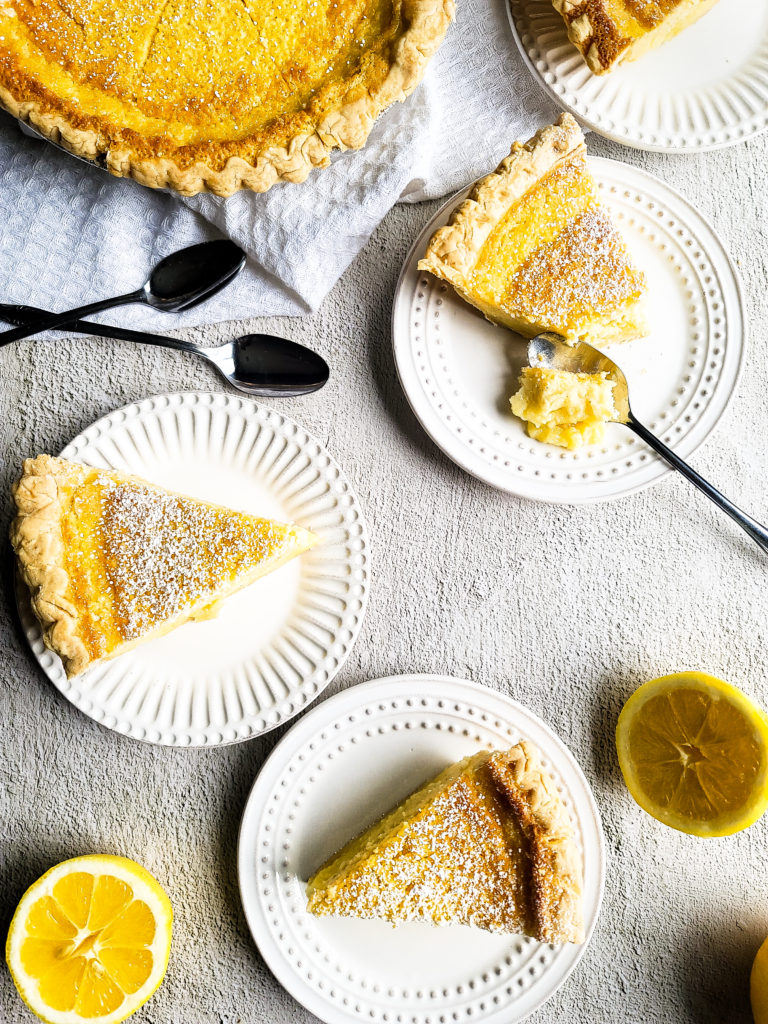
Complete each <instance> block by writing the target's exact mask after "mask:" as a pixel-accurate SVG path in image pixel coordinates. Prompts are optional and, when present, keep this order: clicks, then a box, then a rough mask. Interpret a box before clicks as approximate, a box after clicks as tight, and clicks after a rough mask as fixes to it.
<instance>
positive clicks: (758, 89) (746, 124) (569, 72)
mask: <svg viewBox="0 0 768 1024" xmlns="http://www.w3.org/2000/svg"><path fill="white" fill-rule="evenodd" d="M505 2H507V3H508V8H507V9H508V12H509V16H510V21H511V24H512V31H513V33H514V36H515V40H516V42H517V44H518V46H519V48H520V51H521V53H522V54H523V57H524V58H525V61H526V63H527V64H528V66H529V67H530V69H531V71H532V72H533V74H534V75H535V76H536V78H537V79H538V81H539V82H540V83H541V85H542V86H543V87H544V89H546V91H547V92H548V93H549V94H550V95H551V96H552V97H553V98H554V99H555V100H556V101H557V102H558V103H560V104H561V105H562V106H563V107H565V108H566V109H567V110H570V111H571V113H572V114H574V115H575V116H576V117H578V118H579V120H580V121H582V122H583V123H584V124H587V125H589V127H590V128H593V129H594V130H595V131H596V132H599V133H600V134H601V135H605V136H606V138H609V139H613V140H614V141H616V142H621V143H623V144H624V145H625V146H635V147H637V148H639V149H650V150H656V151H657V152H663V153H679V152H689V153H696V152H702V151H705V150H711V149H720V148H722V147H723V146H732V145H734V144H735V143H738V142H743V141H744V140H745V139H748V138H751V137H752V136H753V135H757V134H758V133H759V132H762V131H765V129H766V128H768V4H765V3H764V2H763V0H721V2H720V3H719V4H716V5H715V7H714V8H713V9H712V10H711V11H709V12H708V13H707V14H705V15H704V16H703V17H702V18H701V19H700V20H699V21H698V22H696V23H695V24H694V25H692V26H691V27H690V28H687V29H685V30H684V31H683V32H681V33H680V35H678V36H676V37H675V38H674V39H672V40H671V41H670V42H668V43H666V44H665V45H664V46H660V47H659V48H658V49H657V50H653V51H651V52H650V53H648V54H646V55H645V56H644V57H642V58H640V59H639V60H638V61H636V62H630V63H627V64H622V65H620V66H619V67H617V68H616V69H615V70H614V71H611V72H609V73H608V74H607V75H593V74H592V72H591V71H590V70H589V68H588V67H587V65H586V64H585V63H584V60H583V59H582V57H581V54H580V53H579V51H578V50H577V49H576V47H575V46H574V45H573V44H572V43H571V42H570V40H569V39H568V34H567V32H566V29H565V22H564V21H563V19H562V17H561V16H560V15H559V14H558V13H557V11H556V10H555V9H554V7H553V6H552V2H551V0H505Z"/></svg>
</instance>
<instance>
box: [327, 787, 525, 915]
mask: <svg viewBox="0 0 768 1024" xmlns="http://www.w3.org/2000/svg"><path fill="white" fill-rule="evenodd" d="M528 874H529V865H528V861H527V854H526V851H525V845H524V840H523V837H522V834H520V833H518V832H516V830H515V829H514V826H513V824H512V823H511V822H510V821H509V820H508V815H504V814H503V812H502V810H501V808H500V806H499V802H498V800H497V798H496V796H495V795H494V793H493V786H492V783H491V782H490V779H489V776H488V774H487V771H486V770H485V769H484V768H481V769H480V771H479V772H473V771H472V770H471V769H470V770H468V771H465V772H464V773H462V774H461V775H460V776H459V777H458V778H456V779H454V781H453V782H451V783H450V784H449V785H448V786H446V788H445V789H444V790H443V791H442V792H441V793H439V794H438V795H437V796H436V797H435V798H434V799H433V800H431V801H430V802H429V803H428V804H427V806H426V807H425V808H423V809H422V810H421V811H420V812H419V813H417V814H416V815H415V816H414V817H412V818H411V819H410V820H407V821H406V822H404V823H403V824H402V825H401V826H400V827H399V828H398V829H397V830H396V831H395V833H394V835H392V836H389V837H388V838H386V839H385V840H384V841H383V842H381V843H380V844H379V845H378V846H377V847H376V849H375V852H374V853H373V855H371V856H370V857H368V858H366V859H364V860H363V861H362V862H361V863H360V864H359V865H358V866H357V867H355V868H353V869H352V870H350V871H349V872H347V873H345V874H344V875H343V877H342V878H341V879H340V880H339V882H338V883H337V884H331V885H330V886H329V887H328V889H327V890H319V891H317V892H315V893H314V894H313V896H312V898H311V901H310V909H311V910H312V911H313V912H314V913H317V914H332V915H341V916H354V917H361V918H384V919H385V920H387V921H391V922H392V923H393V924H395V923H399V922H402V921H411V920H422V921H428V922H430V923H432V924H438V925H444V924H451V923H453V924H468V925H475V926H476V927H479V928H484V929H486V930H489V931H496V932H526V931H528V932H530V928H531V921H530V909H529V906H528V902H527V896H526V893H527V891H528V888H529V885H528Z"/></svg>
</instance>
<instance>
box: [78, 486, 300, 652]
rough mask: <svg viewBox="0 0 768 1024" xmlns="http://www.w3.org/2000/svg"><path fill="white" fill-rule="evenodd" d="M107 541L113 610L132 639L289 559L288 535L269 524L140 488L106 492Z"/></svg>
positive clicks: (103, 531) (103, 522)
mask: <svg viewBox="0 0 768 1024" xmlns="http://www.w3.org/2000/svg"><path fill="white" fill-rule="evenodd" d="M102 494H103V501H102V513H101V518H100V521H99V523H98V527H97V535H99V536H101V538H102V543H101V547H102V553H103V556H104V561H105V567H106V576H107V580H108V582H109V586H110V588H111V591H112V595H113V612H114V616H115V619H116V621H117V623H118V625H119V628H120V631H121V633H122V635H123V637H124V638H125V639H126V640H132V639H135V638H137V637H139V636H141V635H142V634H143V633H145V632H147V631H148V630H150V629H153V628H155V627H156V626H158V625H159V624H161V623H163V622H166V621H168V620H170V619H173V618H175V617H176V616H177V615H179V614H180V613H182V612H185V611H187V610H189V609H190V608H192V607H193V606H195V605H199V604H200V602H204V601H205V598H206V597H210V598H211V600H214V599H215V598H216V596H217V591H219V590H220V589H221V588H222V587H224V586H226V585H227V584H228V583H230V582H231V581H232V580H233V579H234V578H235V577H236V576H239V575H240V574H241V573H244V572H248V571H249V570H250V569H252V568H254V567H255V566H257V565H258V564H260V563H263V562H264V561H265V560H266V559H269V558H273V557H275V556H278V555H279V554H281V553H282V551H283V550H284V549H285V547H286V544H287V540H288V536H289V533H288V530H287V529H286V528H283V527H281V526H280V524H277V523H273V522H271V521H270V520H268V519H254V518H253V517H251V516H247V515H244V514H242V513H237V512H231V511H229V510H227V509H221V508H217V507H215V506H212V505H207V504H205V503H203V502H199V501H195V500H193V499H191V498H185V497H180V496H177V495H173V494H166V493H164V492H162V491H156V490H153V489H151V488H148V487H143V486H141V485H140V484H137V483H134V482H126V483H119V484H117V483H112V482H108V483H106V484H104V486H103V491H102Z"/></svg>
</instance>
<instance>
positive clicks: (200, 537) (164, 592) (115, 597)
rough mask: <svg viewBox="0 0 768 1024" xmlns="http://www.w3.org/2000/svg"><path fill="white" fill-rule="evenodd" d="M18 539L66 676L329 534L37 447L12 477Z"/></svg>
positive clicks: (202, 610) (202, 612)
mask: <svg viewBox="0 0 768 1024" xmlns="http://www.w3.org/2000/svg"><path fill="white" fill-rule="evenodd" d="M13 498H14V501H15V503H16V509H17V514H16V518H15V519H14V521H13V522H12V524H11V531H10V536H11V544H12V546H13V549H14V551H15V552H16V556H17V559H18V566H19V570H20V573H21V576H22V578H23V579H24V581H25V583H26V584H27V586H28V587H29V591H30V596H31V601H32V609H33V611H34V613H35V616H36V618H37V619H38V621H39V622H40V625H41V627H42V630H43V639H44V640H45V643H46V645H47V646H48V647H49V648H50V649H51V650H52V651H54V652H55V653H56V654H58V655H59V657H60V658H61V660H62V662H63V663H64V668H65V670H66V672H67V675H68V676H74V675H77V674H79V673H80V672H83V671H84V670H85V669H86V668H89V667H91V666H92V665H95V664H96V663H98V662H100V661H102V660H105V659H107V658H113V657H115V656H116V655H118V654H122V653H124V652H125V651H128V650H130V649H132V648H134V647H137V646H138V645H139V644H141V643H143V642H144V641H146V640H149V639H152V638H154V637H158V636H162V635H164V634H165V633H168V632H170V631H171V630H172V629H175V628H176V627H177V626H180V625H182V623H184V622H187V621H189V620H190V619H193V618H198V619H199V618H208V617H210V616H211V614H215V608H216V606H217V605H218V604H219V603H220V602H221V601H222V600H224V598H226V597H228V596H229V595H230V594H232V593H234V592H235V591H237V590H240V589H242V588H243V587H245V586H247V585H248V584H250V583H252V582H254V580H256V579H258V578H259V577H261V576H263V575H265V574H266V573H268V572H271V571H272V570H274V569H277V568H278V567H279V566H281V565H283V564H284V563H285V562H287V561H289V560H290V559H291V558H294V557H295V556H296V555H299V554H301V553H302V551H306V550H307V549H308V548H310V547H312V546H313V545H314V544H316V543H318V541H319V538H318V537H317V536H316V535H315V534H313V533H311V532H310V531H309V530H305V529H303V528H302V527H300V526H295V525H286V524H283V523H275V522H273V521H272V520H268V519H258V518H256V517H255V516H250V515H247V514H246V513H242V512H235V511H234V510H232V509H227V508H223V507H221V506H218V505H212V504H210V503H209V502H203V501H199V500H197V499H195V498H187V497H185V496H183V495H178V494H175V493H174V492H172V491H166V490H165V489H163V488H161V487H156V486H155V485H154V484H150V483H147V482H146V481H144V480H140V479H139V478H138V477H133V476H128V475H126V474H124V473H118V472H115V471H112V470H101V469H94V468H91V467H89V466H84V465H81V464H80V463H76V462H69V461H67V460H66V459H57V458H53V457H52V456H50V455H39V456H38V457H37V458H35V459H26V460H25V462H24V471H23V474H22V476H21V478H20V479H19V480H18V481H17V482H16V483H15V484H14V487H13Z"/></svg>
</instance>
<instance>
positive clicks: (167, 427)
mask: <svg viewBox="0 0 768 1024" xmlns="http://www.w3.org/2000/svg"><path fill="white" fill-rule="evenodd" d="M61 455H62V457H63V458H67V459H73V460H76V461H78V462H84V463H86V464H88V465H92V466H99V467H102V468H109V469H117V470H120V471H121V472H126V473H134V474H136V475H137V476H141V477H144V478H145V479H147V480H150V481H152V482H154V483H157V484H160V485H162V486H164V487H168V488H170V489H171V490H176V491H179V492H181V493H184V494H190V495H192V496H194V497H198V498H202V499H205V500H207V501H213V502H216V503H218V504H222V505H228V506H231V507H233V508H240V509H243V510H244V511H249V512H251V513H253V514H255V515H262V516H266V517H269V518H272V519H278V520H282V521H285V522H297V523H299V524H300V525H302V526H305V527H308V528H309V529H311V530H314V531H315V532H316V533H318V534H319V535H320V536H321V538H322V540H323V543H322V544H320V545H318V546H317V547H316V548H313V549H312V550H310V551H309V552H307V553H305V554H304V555H302V557H301V558H298V559H294V560H293V561H292V562H290V563H288V564H287V565H285V566H283V567H282V568H280V569H278V570H277V571H275V572H273V573H270V574H269V575H268V576H265V577H264V578H262V579H260V580H257V581H256V582H255V583H253V584H252V585H251V586H249V587H246V588H245V589H244V590H242V591H240V592H239V593H237V594H234V595H232V596H231V597H230V598H228V599H227V601H225V602H224V603H223V605H222V608H221V610H220V612H219V614H218V616H217V617H216V618H214V619H210V620H207V621H202V622H190V623H186V624H185V625H183V626H181V627H179V628H178V629H176V630H174V631H173V632H172V633H170V634H168V635H167V636H164V637H160V638H159V639H156V640H152V641H149V642H147V643H145V644H143V645H142V646H140V647H139V648H137V649H136V650H134V651H130V652H128V653H127V654H123V655H121V656H120V657H118V658H115V659H114V660H113V661H108V662H105V663H104V664H102V665H97V666H94V668H92V669H91V670H89V671H87V672H85V673H84V674H83V675H81V676H76V677H75V678H73V679H67V677H66V674H65V672H64V668H63V666H62V663H61V661H60V659H59V658H58V657H57V656H56V655H55V654H54V653H53V652H51V651H49V650H48V649H47V648H46V647H45V645H44V643H43V639H42V635H41V632H40V628H39V625H38V623H37V620H36V619H35V618H34V616H33V614H32V610H31V607H30V602H29V594H28V592H27V589H26V587H25V586H24V584H23V583H21V581H20V582H19V586H18V589H17V600H18V607H19V613H20V617H21V621H22V626H23V629H24V632H25V634H26V637H27V640H28V641H29V644H30V647H31V648H32V652H33V654H34V656H35V658H36V659H37V660H38V662H39V663H40V665H41V667H42V669H43V671H44V672H45V674H46V675H47V676H48V678H49V679H50V680H51V682H52V683H53V684H54V686H55V687H56V688H57V689H58V690H59V691H60V692H61V693H62V694H63V695H64V696H65V697H66V698H67V700H69V701H71V702H72V703H73V704H74V705H75V706H76V707H78V708H79V709H80V710H81V711H84V712H85V713H86V714H87V715H89V716H90V717H91V718H93V719H95V720H96V721H97V722H100V723H101V724H102V725H105V726H106V727H107V728H110V729H114V730H116V731H117V732H120V733H123V734H124V735H126V736H131V737H133V738H134V739H138V740H144V741H146V742H150V743H160V744H166V745H172V746H182V747H188V746H217V745H220V744H224V743H234V742H238V741H240V740H246V739H250V738H252V737H254V736H258V735H260V734H261V733H264V732H267V731H268V730H270V729H274V728H275V727H276V726H278V725H280V724H281V723H282V722H284V721H286V720H287V719H289V718H291V717H293V716H294V715H296V714H298V713H299V712H300V711H302V710H303V709H304V708H305V707H306V706H307V705H308V704H309V703H310V702H311V701H312V700H314V699H315V697H317V695H318V694H319V693H321V691H322V690H323V689H324V688H325V687H326V686H327V685H328V683H329V682H330V681H331V679H332V678H333V677H334V676H335V675H336V673H337V672H338V671H339V669H340V668H341V666H342V665H343V664H344V661H345V660H346V658H347V656H348V655H349V652H350V650H351V648H352V645H353V644H354V641H355V639H356V637H357V634H358V632H359V630H360V626H361V623H362V619H363V615H364V612H365V607H366V602H367V597H368V584H369V580H370V555H369V542H368V533H367V529H366V525H365V520H364V517H363V512H362V509H361V508H360V505H359V502H358V500H357V498H356V496H355V494H354V491H353V490H352V487H351V486H350V483H349V481H348V480H347V478H346V476H345V475H344V473H343V472H342V470H341V469H340V468H339V466H338V465H337V464H336V462H335V461H334V460H333V459H332V458H331V456H330V455H329V454H328V452H327V451H326V450H325V448H324V447H323V445H322V444H320V442H319V441H317V440H316V439H315V438H314V437H312V436H311V435H310V434H308V433H307V432H306V431H305V430H304V429H303V428H302V427H300V426H299V425H298V424H297V423H295V422H294V421H293V420H290V419H288V418H287V417H286V416H282V415H281V414H279V413H277V412H274V411H272V410H270V409H267V408H264V407H263V406H260V405H257V404H256V403H255V402H253V401H251V400H250V399H247V398H239V397H235V396H230V395H223V394H205V393H198V392H195V393H187V394H174V395H160V396H157V397H155V398H150V399H147V400H145V401H142V402H138V403H136V404H134V405H130V406H127V407H126V408H124V409H118V410H117V411H116V412H113V413H111V414H109V415H108V416H105V417H104V418H103V419H100V420H98V421H97V422H96V423H94V424H92V425H91V426H90V427H88V428H87V429H86V430H85V431H83V433H81V434H79V435H78V436H77V437H76V438H75V439H74V440H73V441H72V442H71V443H70V444H69V445H67V447H66V448H65V449H64V451H63V452H62V453H61Z"/></svg>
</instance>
